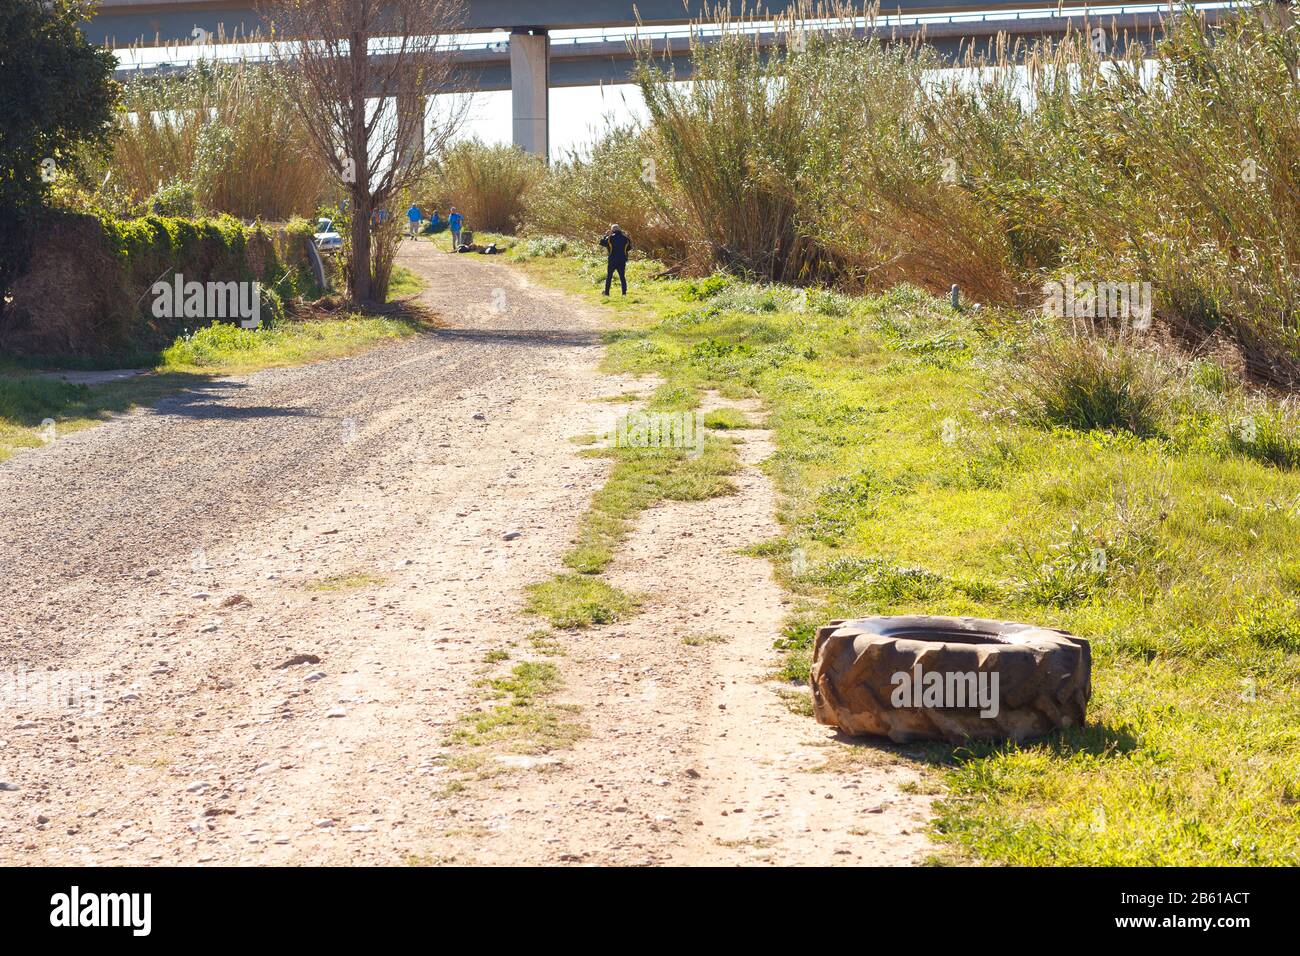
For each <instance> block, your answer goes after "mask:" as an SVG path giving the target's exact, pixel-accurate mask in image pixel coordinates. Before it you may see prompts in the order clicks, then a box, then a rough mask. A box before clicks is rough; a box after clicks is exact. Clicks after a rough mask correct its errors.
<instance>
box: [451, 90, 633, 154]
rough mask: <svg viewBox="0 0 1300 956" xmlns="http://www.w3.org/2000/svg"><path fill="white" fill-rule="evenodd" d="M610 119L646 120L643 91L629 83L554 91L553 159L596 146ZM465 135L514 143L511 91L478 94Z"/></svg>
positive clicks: (618, 121)
mask: <svg viewBox="0 0 1300 956" xmlns="http://www.w3.org/2000/svg"><path fill="white" fill-rule="evenodd" d="M607 116H608V117H610V118H612V119H613V120H614V121H615V122H617V123H619V124H620V125H623V124H626V123H630V122H632V121H633V120H636V119H640V118H642V117H644V116H645V103H644V101H643V100H642V99H641V91H640V90H638V89H637V88H636V87H635V86H633V85H631V84H626V83H620V84H618V85H617V86H579V87H570V88H565V89H554V90H551V158H552V159H560V158H562V157H564V156H566V155H568V153H569V151H570V150H574V149H578V150H581V149H582V148H583V147H584V146H588V145H590V144H591V143H593V142H594V141H595V140H596V139H597V134H598V132H599V131H600V130H602V129H604V128H605V126H606V123H605V117H607ZM465 135H467V136H477V137H478V138H479V139H481V140H483V141H484V142H488V143H508V142H510V135H511V120H510V91H509V90H504V91H502V92H499V93H476V94H474V97H473V99H472V100H471V105H470V111H469V115H468V117H467V123H466V129H465Z"/></svg>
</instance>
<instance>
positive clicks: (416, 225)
mask: <svg viewBox="0 0 1300 956" xmlns="http://www.w3.org/2000/svg"><path fill="white" fill-rule="evenodd" d="M406 218H407V220H408V221H409V223H410V235H411V238H412V239H414V238H415V237H416V236H417V235H418V234H419V232H420V223H421V222H422V221H423V220H424V213H422V212H420V207H419V206H417V205H416V204H415V203H411V208H410V209H408V210H406Z"/></svg>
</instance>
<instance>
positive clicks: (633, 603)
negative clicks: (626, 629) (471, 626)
mask: <svg viewBox="0 0 1300 956" xmlns="http://www.w3.org/2000/svg"><path fill="white" fill-rule="evenodd" d="M524 591H525V592H526V593H527V595H528V601H527V602H526V604H525V605H524V610H525V611H527V612H528V613H529V614H536V615H538V616H539V617H544V618H546V619H547V621H549V622H550V624H551V626H552V627H558V628H562V629H565V630H571V629H575V628H582V627H591V626H593V625H596V624H612V623H614V622H615V621H621V620H623V619H624V618H627V617H630V616H631V615H632V614H634V613H635V612H636V609H637V608H638V607H639V606H640V604H641V602H640V600H639V599H638V598H636V597H634V596H632V595H630V594H627V593H625V592H623V591H620V590H619V589H618V588H615V587H611V586H610V585H608V584H606V583H605V582H604V581H602V580H601V579H600V578H598V577H591V576H588V575H583V574H557V575H556V576H555V577H553V578H551V579H550V580H549V581H542V582H540V583H538V584H530V585H528V587H526V588H525V589H524Z"/></svg>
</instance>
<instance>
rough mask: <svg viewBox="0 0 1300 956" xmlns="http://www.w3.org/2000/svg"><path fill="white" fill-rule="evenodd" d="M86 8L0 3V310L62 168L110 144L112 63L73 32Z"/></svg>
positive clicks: (71, 0)
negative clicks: (77, 154) (80, 152)
mask: <svg viewBox="0 0 1300 956" xmlns="http://www.w3.org/2000/svg"><path fill="white" fill-rule="evenodd" d="M89 8H90V4H89V3H88V2H86V0H0V237H3V244H2V245H0V311H3V309H4V294H3V290H5V289H7V288H8V286H9V283H11V282H12V281H13V279H14V277H15V276H17V275H18V274H19V272H20V270H21V269H22V268H23V266H24V264H25V262H24V260H25V255H24V250H25V249H26V247H27V245H28V238H29V233H30V229H31V222H32V214H33V212H34V211H35V210H36V209H37V208H39V206H40V204H41V202H42V200H43V199H44V197H45V195H46V193H47V191H48V188H49V184H50V183H51V182H52V181H53V179H54V176H55V174H56V173H57V171H58V169H59V165H60V163H66V162H70V161H71V157H72V154H73V151H74V150H76V149H78V148H80V147H84V146H87V145H90V146H97V147H104V146H106V145H107V143H108V135H109V131H110V128H111V123H112V120H113V115H114V111H115V109H116V105H117V97H118V86H117V84H116V83H114V82H113V70H114V68H115V67H116V66H117V59H116V57H114V56H113V54H112V52H111V51H109V50H106V49H103V48H101V47H97V46H95V45H93V44H91V43H89V42H87V40H86V38H85V37H84V36H83V35H82V33H81V30H80V29H78V27H77V24H78V23H80V22H83V21H85V20H87V19H89V17H90V15H91V14H90V9H89Z"/></svg>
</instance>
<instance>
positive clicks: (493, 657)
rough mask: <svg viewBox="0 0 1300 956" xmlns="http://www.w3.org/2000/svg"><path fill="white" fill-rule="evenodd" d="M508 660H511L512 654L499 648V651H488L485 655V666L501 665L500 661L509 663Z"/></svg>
mask: <svg viewBox="0 0 1300 956" xmlns="http://www.w3.org/2000/svg"><path fill="white" fill-rule="evenodd" d="M508 660H510V652H509V651H503V650H501V649H499V648H498V649H497V650H492V651H488V652H487V653H486V654H484V655H483V663H484V664H496V663H499V662H500V661H508Z"/></svg>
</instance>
